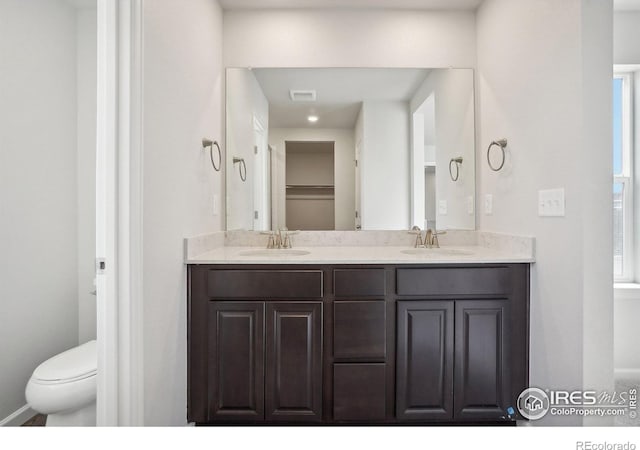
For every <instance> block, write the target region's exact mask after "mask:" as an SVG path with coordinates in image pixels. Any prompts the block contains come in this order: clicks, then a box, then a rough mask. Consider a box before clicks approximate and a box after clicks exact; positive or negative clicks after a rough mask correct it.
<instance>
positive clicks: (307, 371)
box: [265, 303, 322, 422]
mask: <svg viewBox="0 0 640 450" xmlns="http://www.w3.org/2000/svg"><path fill="white" fill-rule="evenodd" d="M266 307H267V324H266V336H267V343H266V353H267V354H266V361H267V367H266V383H265V390H266V393H265V405H266V419H267V420H273V421H286V422H298V421H305V422H309V421H319V420H320V419H321V418H322V303H267V304H266Z"/></svg>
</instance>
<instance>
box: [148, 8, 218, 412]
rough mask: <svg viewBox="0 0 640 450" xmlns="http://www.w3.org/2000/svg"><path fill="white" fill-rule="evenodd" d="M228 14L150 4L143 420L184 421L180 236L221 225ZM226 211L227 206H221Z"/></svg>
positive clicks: (183, 286) (183, 276)
mask: <svg viewBox="0 0 640 450" xmlns="http://www.w3.org/2000/svg"><path fill="white" fill-rule="evenodd" d="M221 43H222V12H221V10H220V7H219V5H218V3H217V2H216V1H215V0H189V1H181V2H176V1H174V0H154V1H148V2H144V112H145V114H144V123H143V126H144V131H143V133H144V184H143V189H144V193H143V195H144V197H143V208H144V216H143V220H144V230H143V232H144V249H143V251H144V255H143V258H144V260H143V264H144V280H143V289H144V374H145V375H144V377H145V392H144V400H145V404H144V423H145V425H184V424H185V423H186V394H187V390H186V389H187V388H186V387H187V368H186V362H187V333H186V326H187V313H186V311H187V308H186V307H187V302H186V292H187V286H186V268H185V266H184V264H183V254H182V240H183V238H185V237H186V236H193V235H197V234H201V233H205V232H211V231H217V230H221V229H223V224H224V214H223V213H221V214H218V215H214V213H213V196H214V194H218V195H221V194H222V193H223V192H224V190H223V172H214V171H213V169H212V167H211V163H210V161H209V154H208V152H205V151H203V150H202V147H201V139H202V137H204V136H207V137H210V138H211V139H215V140H218V142H223V139H222V136H223V131H222V126H221V123H222V119H221V117H222V116H221V113H222V108H223V100H222V98H223V97H222V94H221V92H222V91H221V86H222V77H223V75H224V74H223V69H222V53H221V51H222V44H221ZM221 211H224V209H221Z"/></svg>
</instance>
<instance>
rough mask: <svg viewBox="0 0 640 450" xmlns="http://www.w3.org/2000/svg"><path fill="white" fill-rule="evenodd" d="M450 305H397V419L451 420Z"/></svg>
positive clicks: (451, 332)
mask: <svg viewBox="0 0 640 450" xmlns="http://www.w3.org/2000/svg"><path fill="white" fill-rule="evenodd" d="M453 314H454V313H453V302H450V301H449V302H447V301H444V302H442V301H440V302H439V301H400V302H398V315H397V320H398V331H397V335H398V337H397V348H398V350H397V354H396V361H397V362H396V370H397V377H396V396H397V397H396V411H397V416H398V418H399V419H406V420H422V421H424V420H433V419H440V420H442V419H452V418H453V349H454V346H453Z"/></svg>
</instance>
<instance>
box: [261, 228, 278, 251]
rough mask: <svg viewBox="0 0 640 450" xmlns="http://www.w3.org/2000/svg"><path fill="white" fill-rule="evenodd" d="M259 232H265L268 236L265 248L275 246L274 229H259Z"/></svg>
mask: <svg viewBox="0 0 640 450" xmlns="http://www.w3.org/2000/svg"><path fill="white" fill-rule="evenodd" d="M260 234H265V235H268V236H269V240H268V241H267V249H272V248H275V247H276V239H275V237H276V232H275V231H261V232H260Z"/></svg>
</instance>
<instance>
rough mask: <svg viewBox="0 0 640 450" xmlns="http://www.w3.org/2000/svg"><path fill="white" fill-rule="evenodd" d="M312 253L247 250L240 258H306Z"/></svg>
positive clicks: (284, 250) (282, 250)
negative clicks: (305, 256)
mask: <svg viewBox="0 0 640 450" xmlns="http://www.w3.org/2000/svg"><path fill="white" fill-rule="evenodd" d="M309 253H311V252H308V251H307V250H295V249H278V248H274V249H263V250H247V251H244V252H240V256H274V257H278V256H304V255H308V254H309Z"/></svg>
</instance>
